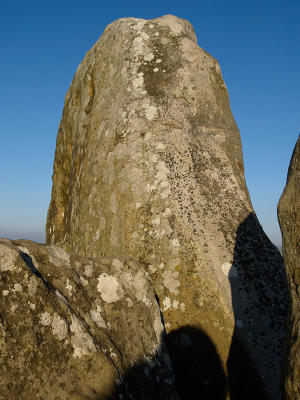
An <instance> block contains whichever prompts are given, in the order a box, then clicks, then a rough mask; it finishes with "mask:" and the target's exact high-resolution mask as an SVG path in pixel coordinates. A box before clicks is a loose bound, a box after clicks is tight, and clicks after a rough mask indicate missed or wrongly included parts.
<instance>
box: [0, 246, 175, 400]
mask: <svg viewBox="0 0 300 400" xmlns="http://www.w3.org/2000/svg"><path fill="white" fill-rule="evenodd" d="M0 272H1V274H0V290H1V295H0V310H1V318H0V349H1V352H0V376H1V379H0V398H1V399H3V400H4V399H5V400H6V399H12V400H13V399H26V400H27V399H49V400H66V399H71V400H78V399H81V400H88V399H103V400H104V399H105V400H108V399H115V400H120V399H145V400H146V399H147V400H148V399H149V400H150V399H152V400H155V399H157V398H159V399H165V400H168V399H174V400H175V399H177V395H176V392H175V386H174V375H173V372H172V368H171V362H170V359H169V356H168V354H167V351H166V350H165V345H164V328H163V325H162V322H161V317H160V310H159V306H158V304H157V302H156V299H155V295H154V291H153V289H152V287H151V284H150V282H149V279H148V277H147V274H146V273H145V272H144V270H143V268H142V267H141V266H139V265H137V263H136V262H134V261H132V260H130V259H128V258H127V259H124V258H113V259H109V258H104V257H99V258H97V259H91V258H83V257H79V256H75V255H72V254H70V253H68V252H67V251H65V250H63V249H61V248H59V247H56V246H53V245H48V246H47V245H41V244H37V243H34V242H30V241H25V240H21V241H9V240H5V239H0Z"/></svg>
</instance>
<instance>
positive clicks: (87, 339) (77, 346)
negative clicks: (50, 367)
mask: <svg viewBox="0 0 300 400" xmlns="http://www.w3.org/2000/svg"><path fill="white" fill-rule="evenodd" d="M71 319H72V324H71V325H70V330H71V332H72V333H73V335H72V336H71V344H72V346H73V349H74V352H73V357H75V358H77V357H79V358H80V357H82V356H84V355H88V354H90V353H93V352H95V351H96V347H95V345H94V342H93V339H92V338H91V336H90V335H89V334H88V332H86V331H85V329H84V327H83V325H82V323H81V322H80V321H79V319H78V318H77V317H76V316H75V315H72V316H71Z"/></svg>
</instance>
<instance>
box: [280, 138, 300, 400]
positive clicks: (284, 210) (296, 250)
mask: <svg viewBox="0 0 300 400" xmlns="http://www.w3.org/2000/svg"><path fill="white" fill-rule="evenodd" d="M278 219H279V223H280V228H281V232H282V238H283V243H282V244H283V246H282V250H283V258H284V262H285V267H286V271H287V276H288V281H289V290H290V295H291V307H290V318H289V324H288V335H287V356H286V362H285V366H284V371H283V375H284V390H285V394H286V398H287V399H288V400H296V399H299V397H300V386H299V382H300V243H299V238H300V137H298V140H297V143H296V145H295V149H294V152H293V156H292V158H291V162H290V165H289V170H288V176H287V182H286V186H285V188H284V191H283V193H282V196H281V198H280V200H279V204H278Z"/></svg>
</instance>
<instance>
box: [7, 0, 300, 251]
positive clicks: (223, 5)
mask: <svg viewBox="0 0 300 400" xmlns="http://www.w3.org/2000/svg"><path fill="white" fill-rule="evenodd" d="M164 14H174V15H176V16H178V17H181V18H185V19H188V20H189V21H190V22H191V23H192V24H193V26H194V28H195V31H196V34H197V37H198V43H199V45H200V46H201V47H202V48H204V49H205V50H206V51H208V52H209V53H210V54H212V55H213V56H214V57H215V58H217V59H218V60H219V62H220V65H221V69H222V73H223V77H224V80H225V82H226V84H227V87H228V90H229V96H230V102H231V107H232V112H233V115H234V117H235V119H236V121H237V124H238V126H239V128H240V132H241V138H242V143H243V153H244V162H245V174H246V181H247V185H248V188H249V191H250V195H251V199H252V203H253V206H254V209H255V211H256V213H257V215H258V218H259V220H260V222H261V224H262V225H263V228H264V230H265V231H266V233H267V234H268V235H269V237H270V238H271V240H272V241H273V242H274V243H275V244H280V241H281V235H280V230H279V227H278V223H277V215H276V207H277V203H278V199H279V197H280V195H281V193H282V190H283V188H284V185H285V180H286V174H287V169H288V164H289V161H290V157H291V155H292V151H293V147H294V145H295V143H296V139H297V136H298V134H299V131H300V123H299V122H300V109H299V105H300V78H299V71H300V1H299V0H285V1H277V0H272V1H269V0H263V1H262V0H261V1H256V0H253V1H250V0H244V1H230V0H228V1H225V0H224V1H219V0H214V1H200V0H198V1H189V0H186V1H183V0H181V1H176V0H173V1H170V0H164V1H162V0H160V1H157V0H152V1H139V2H137V1H119V0H115V1H111V2H107V1H103V2H102V1H90V0H85V1H83V0H81V1H77V0H72V1H64V0H61V1H55V0H54V1H43V0H39V1H30V0H28V1H20V0H19V1H11V2H3V3H2V5H1V7H0V45H1V46H0V49H1V62H0V79H1V91H0V135H1V145H0V183H1V186H0V187H1V195H0V236H1V237H7V238H21V237H22V238H27V239H32V240H35V241H41V242H42V241H44V239H45V234H44V227H45V221H46V215H47V209H48V204H49V201H50V194H51V184H52V183H51V175H52V166H53V159H54V151H55V141H56V135H57V129H58V124H59V121H60V117H61V114H62V110H63V104H64V96H65V94H66V92H67V90H68V87H69V85H70V83H71V81H72V78H73V75H74V73H75V70H76V68H77V66H78V64H79V63H80V62H81V60H82V59H83V57H84V55H85V53H86V52H87V51H88V49H89V48H91V47H92V45H93V44H94V43H95V42H96V41H97V40H98V39H99V37H100V36H101V34H102V32H103V30H104V29H105V27H106V25H107V24H109V23H110V22H112V21H114V20H115V19H118V18H121V17H138V18H147V19H148V18H155V17H159V16H162V15H164Z"/></svg>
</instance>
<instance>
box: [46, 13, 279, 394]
mask: <svg viewBox="0 0 300 400" xmlns="http://www.w3.org/2000/svg"><path fill="white" fill-rule="evenodd" d="M47 242H48V243H53V244H57V245H58V246H61V247H64V248H65V249H67V250H71V251H74V252H76V253H79V254H81V255H83V256H98V255H99V254H101V255H105V256H111V257H119V256H120V255H122V254H128V255H131V256H133V257H134V258H136V259H138V260H139V261H140V262H141V263H142V264H143V265H144V266H145V268H146V269H147V271H148V272H149V274H150V275H151V277H152V280H153V284H154V288H155V291H156V294H157V296H158V297H159V300H160V305H161V310H162V312H163V316H164V320H165V323H166V328H167V331H168V332H172V331H174V330H176V329H179V328H181V327H184V326H191V327H195V328H196V329H200V330H201V331H203V332H205V333H206V334H207V335H208V337H209V338H210V339H211V340H212V342H213V343H214V345H215V346H216V350H217V353H218V354H219V355H220V358H221V362H222V365H223V368H224V369H225V370H226V368H227V367H228V368H227V369H228V371H227V373H228V374H229V375H230V379H229V381H230V382H237V381H239V382H240V386H241V387H244V391H245V392H247V393H248V394H249V393H251V388H252V387H256V383H254V382H253V380H255V381H257V379H259V378H254V375H255V373H253V374H252V373H250V372H249V371H248V373H245V374H244V376H243V377H242V376H241V373H240V371H241V368H240V365H241V363H244V365H246V367H245V369H244V370H243V371H244V372H245V370H247V368H248V367H247V366H249V368H248V370H250V364H251V365H253V366H254V367H253V368H254V370H256V371H258V374H259V375H260V376H261V377H262V379H263V381H264V386H265V387H266V390H267V392H268V393H269V395H270V396H271V397H273V398H274V399H275V398H279V397H278V396H279V395H278V393H279V370H280V364H281V357H282V355H281V353H282V341H283V336H284V320H285V308H286V298H287V289H286V285H285V274H284V269H283V264H282V258H281V256H280V254H279V252H278V251H277V249H276V248H275V247H274V246H273V245H272V244H271V243H270V241H269V239H268V238H267V237H266V235H265V234H264V232H263V231H262V229H261V227H260V225H259V223H258V221H257V219H256V217H255V214H254V213H253V208H252V205H251V202H250V199H249V195H248V190H247V187H246V184H245V179H244V172H243V158H242V150H241V142H240V136H239V131H238V128H237V126H236V123H235V121H234V118H233V116H232V114H231V110H230V104H229V99H228V93H227V89H226V86H225V84H224V82H223V79H222V75H221V71H220V67H219V64H218V62H217V61H216V60H215V59H214V58H213V57H212V56H210V55H209V54H208V53H206V52H205V51H204V50H202V49H201V48H200V47H199V46H198V45H197V43H196V37H195V34H194V31H193V28H192V27H191V25H190V24H189V23H188V22H187V21H184V20H181V19H178V18H176V17H174V16H164V17H161V18H158V19H154V20H149V21H147V20H142V19H135V18H126V19H120V20H118V21H116V22H114V23H112V24H111V25H109V26H108V27H107V28H106V30H105V31H104V33H103V35H102V36H101V38H100V40H99V41H98V42H97V43H96V44H95V45H94V46H93V48H92V49H91V50H90V51H89V52H88V53H87V55H86V57H85V58H84V60H83V61H82V63H81V64H80V66H79V67H78V69H77V71H76V74H75V76H74V79H73V82H72V84H71V87H70V89H69V91H68V93H67V95H66V100H65V107H64V111H63V116H62V120H61V123H60V128H59V133H58V137H57V147H56V154H55V163H54V174H53V189H52V198H51V203H50V207H49V212H48V219H47ZM232 338H233V339H232ZM174 340H175V338H174ZM232 340H233V343H231V342H232ZM175 341H176V340H175ZM231 345H233V347H232V346H231ZM170 348H173V346H170ZM231 348H232V349H235V350H232V351H230V349H231ZM237 348H238V349H242V348H243V349H244V350H243V351H245V354H248V356H249V360H250V361H249V364H248V363H247V362H246V361H245V359H244V360H240V359H239V357H238V355H237V353H239V351H236V349H237ZM228 357H229V361H228V366H226V362H227V359H228ZM194 369H196V370H197V367H196V366H195V368H194ZM239 374H240V375H239ZM245 375H248V378H247V377H246V376H245ZM237 376H239V378H237ZM243 379H244V380H245V381H243ZM238 395H239V394H237V395H236V396H238ZM242 396H244V393H243V394H240V397H239V398H246V397H242ZM264 396H265V395H263V396H262V397H264ZM264 398H266V397H264Z"/></svg>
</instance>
